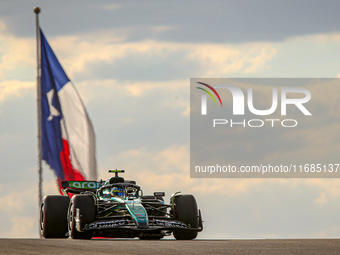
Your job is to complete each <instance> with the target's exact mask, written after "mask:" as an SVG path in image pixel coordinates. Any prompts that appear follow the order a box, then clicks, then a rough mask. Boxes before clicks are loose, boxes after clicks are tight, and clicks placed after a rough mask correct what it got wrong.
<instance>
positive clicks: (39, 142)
mask: <svg viewBox="0 0 340 255" xmlns="http://www.w3.org/2000/svg"><path fill="white" fill-rule="evenodd" d="M33 11H34V13H35V30H36V38H37V122H38V176H39V181H38V205H39V237H40V238H42V236H41V231H40V229H41V226H40V224H41V223H40V210H41V209H40V203H41V201H42V140H41V93H40V92H41V79H40V78H41V56H40V54H41V53H40V29H39V13H40V8H39V7H34V8H33Z"/></svg>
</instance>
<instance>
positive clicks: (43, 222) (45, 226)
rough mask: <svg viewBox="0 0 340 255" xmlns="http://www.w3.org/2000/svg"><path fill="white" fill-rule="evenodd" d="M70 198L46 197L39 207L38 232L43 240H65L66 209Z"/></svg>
mask: <svg viewBox="0 0 340 255" xmlns="http://www.w3.org/2000/svg"><path fill="white" fill-rule="evenodd" d="M69 203H70V198H69V197H66V196H58V195H56V196H46V197H44V199H43V201H42V203H41V207H40V230H41V235H42V236H43V237H45V238H67V236H66V234H67V209H68V206H69Z"/></svg>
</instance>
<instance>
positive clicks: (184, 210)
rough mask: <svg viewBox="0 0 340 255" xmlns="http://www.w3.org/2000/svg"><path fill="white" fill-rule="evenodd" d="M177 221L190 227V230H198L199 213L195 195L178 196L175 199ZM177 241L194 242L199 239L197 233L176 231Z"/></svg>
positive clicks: (174, 233)
mask: <svg viewBox="0 0 340 255" xmlns="http://www.w3.org/2000/svg"><path fill="white" fill-rule="evenodd" d="M174 208H175V219H176V220H179V221H182V222H184V223H185V224H187V225H189V227H190V228H198V226H199V213H198V209H197V203H196V199H195V197H194V196H193V195H177V196H175V199H174ZM173 235H174V237H175V238H176V240H192V239H195V238H196V237H197V231H192V230H191V231H190V230H187V231H185V230H182V231H174V232H173Z"/></svg>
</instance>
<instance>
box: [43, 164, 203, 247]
mask: <svg viewBox="0 0 340 255" xmlns="http://www.w3.org/2000/svg"><path fill="white" fill-rule="evenodd" d="M109 172H111V173H112V172H113V173H115V176H114V177H111V178H109V179H108V180H107V181H106V182H103V181H100V182H96V181H63V182H62V188H63V189H62V193H63V194H64V195H51V196H45V197H44V199H43V201H42V204H41V213H40V227H41V233H42V236H43V237H45V238H67V237H70V238H73V239H91V238H92V237H115V238H135V237H139V239H156V240H157V239H161V238H163V237H164V236H168V235H171V233H173V235H174V237H175V238H176V239H177V240H191V239H194V238H196V237H197V233H198V232H200V231H202V230H203V224H202V222H203V221H202V216H201V211H200V210H198V208H197V203H196V200H195V198H194V196H192V195H182V194H179V193H180V192H176V193H174V194H173V195H172V196H171V198H170V204H165V203H164V199H163V197H164V195H165V194H164V192H154V194H153V195H152V196H145V195H143V191H142V190H141V188H140V187H139V186H138V185H136V182H135V181H128V180H124V178H122V177H120V176H118V173H123V172H124V170H109ZM70 196H71V197H72V198H71V199H70Z"/></svg>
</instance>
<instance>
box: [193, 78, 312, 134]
mask: <svg viewBox="0 0 340 255" xmlns="http://www.w3.org/2000/svg"><path fill="white" fill-rule="evenodd" d="M197 83H198V84H200V85H203V86H204V88H202V87H197V88H198V89H200V90H202V91H203V92H204V93H203V94H202V96H201V115H207V94H208V95H209V96H210V97H211V98H212V100H213V101H214V103H215V105H217V102H216V100H215V97H214V95H215V96H216V97H217V98H218V100H219V102H220V105H221V106H223V105H222V100H221V97H220V95H219V94H218V92H217V91H216V89H228V90H229V91H230V92H231V95H232V98H233V106H232V107H233V108H232V110H233V115H235V116H236V115H244V114H245V95H244V93H243V91H242V90H241V89H240V88H239V87H237V86H235V85H231V84H216V85H214V86H210V85H208V84H206V83H203V82H197ZM207 88H208V89H210V91H209V90H208V89H207ZM212 93H214V95H213V94H212ZM291 93H295V94H296V93H298V94H301V95H302V96H303V97H301V98H289V96H288V94H291ZM279 98H280V106H281V107H280V108H281V116H286V115H287V105H295V106H296V107H297V108H298V109H299V110H300V111H301V112H302V113H303V114H304V115H305V116H311V115H312V114H311V113H310V112H309V111H308V110H307V108H306V107H305V106H304V104H305V103H307V102H308V101H309V100H310V99H311V93H310V91H309V90H307V89H305V88H296V87H290V88H289V87H282V88H281V89H280V94H279V90H278V88H276V87H275V88H272V104H271V107H270V108H269V109H262V110H260V109H256V108H255V107H254V103H253V89H252V88H248V89H247V106H248V110H249V111H250V112H251V113H252V114H254V115H257V116H268V115H271V114H273V113H274V112H275V111H276V110H277V108H278V104H279ZM224 107H227V106H224ZM265 122H268V123H271V126H272V127H274V126H275V123H276V122H280V123H281V125H282V126H283V127H296V126H297V124H298V122H297V121H296V120H295V119H283V120H281V119H264V120H263V119H250V120H246V119H244V120H243V121H241V122H235V121H233V120H232V119H230V120H227V119H214V120H213V126H214V127H216V126H217V125H226V124H228V123H229V124H230V127H233V126H235V125H242V126H243V127H246V124H247V126H249V127H262V126H264V124H265Z"/></svg>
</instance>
